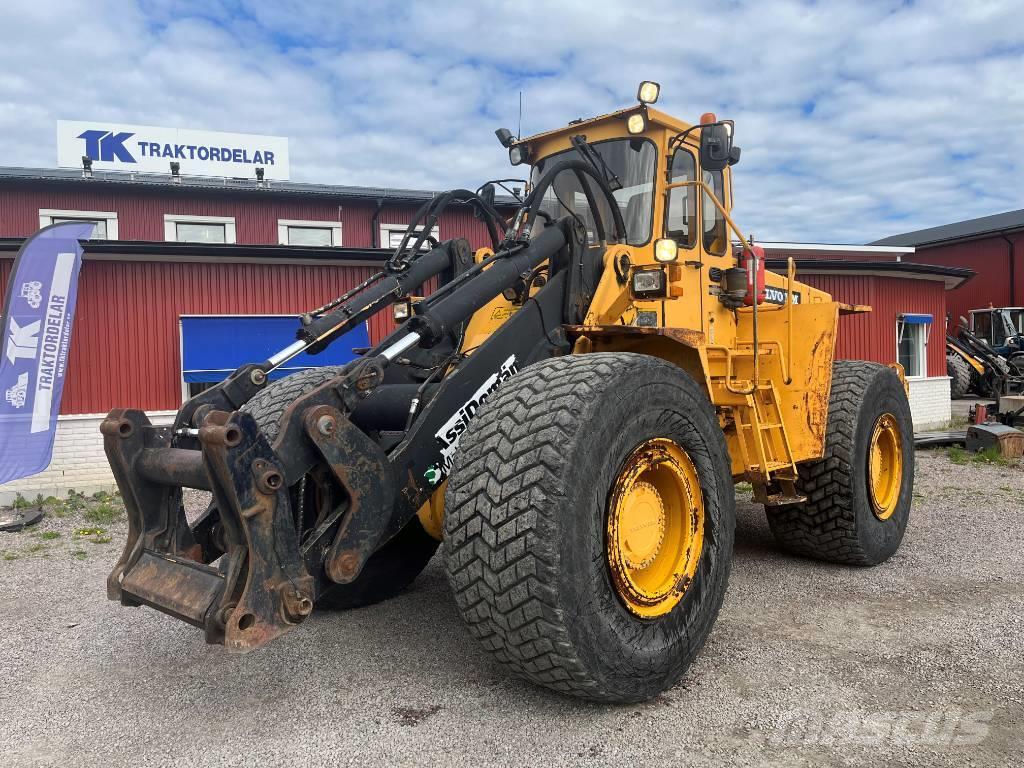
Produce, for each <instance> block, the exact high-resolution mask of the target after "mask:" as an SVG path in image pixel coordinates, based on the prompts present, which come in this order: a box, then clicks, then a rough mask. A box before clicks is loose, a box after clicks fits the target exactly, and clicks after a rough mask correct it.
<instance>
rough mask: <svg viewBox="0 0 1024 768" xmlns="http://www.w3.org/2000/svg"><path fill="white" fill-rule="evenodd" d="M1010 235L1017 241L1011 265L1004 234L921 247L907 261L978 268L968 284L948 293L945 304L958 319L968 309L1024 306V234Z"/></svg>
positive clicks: (1008, 248) (954, 317)
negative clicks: (991, 306) (1003, 237)
mask: <svg viewBox="0 0 1024 768" xmlns="http://www.w3.org/2000/svg"><path fill="white" fill-rule="evenodd" d="M1009 237H1010V239H1011V240H1013V241H1014V255H1013V259H1014V261H1013V265H1012V267H1011V262H1010V246H1009V244H1008V243H1007V242H1006V241H1005V240H1003V239H1002V238H1001V237H989V238H984V239H980V240H972V241H969V242H964V243H952V244H950V245H938V246H934V247H931V248H919V249H918V250H917V252H916V253H913V254H910V255H909V256H908V257H907V260H908V261H916V262H919V263H922V264H939V265H942V266H948V267H967V268H968V269H973V270H974V271H975V273H976V274H975V275H974V277H972V278H971V279H970V280H968V281H967V283H965V284H964V285H963V286H961V287H960V288H957V289H956V290H953V291H950V292H949V294H948V297H947V300H946V303H947V305H948V308H949V312H950V314H951V315H952V316H953V320H954V321H956V319H957V318H958V317H960V316H961V315H963V316H965V317H966V316H967V313H968V311H969V310H972V309H983V308H984V307H987V306H989V305H990V304H991V305H993V306H996V307H1000V306H1003V307H1005V306H1021V305H1024V237H1021V236H1020V235H1010V236H1009Z"/></svg>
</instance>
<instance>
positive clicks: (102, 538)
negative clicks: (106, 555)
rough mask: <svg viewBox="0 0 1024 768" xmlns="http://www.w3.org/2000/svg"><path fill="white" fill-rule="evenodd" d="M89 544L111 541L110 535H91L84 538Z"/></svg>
mask: <svg viewBox="0 0 1024 768" xmlns="http://www.w3.org/2000/svg"><path fill="white" fill-rule="evenodd" d="M86 541H88V542H89V543H90V544H109V543H110V542H112V541H113V539H112V538H111V537H110V536H93V537H92V538H91V539H86Z"/></svg>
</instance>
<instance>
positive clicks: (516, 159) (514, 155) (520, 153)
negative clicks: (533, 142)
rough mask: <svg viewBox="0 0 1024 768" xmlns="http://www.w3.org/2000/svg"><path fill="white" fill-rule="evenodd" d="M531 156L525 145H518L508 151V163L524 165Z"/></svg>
mask: <svg viewBox="0 0 1024 768" xmlns="http://www.w3.org/2000/svg"><path fill="white" fill-rule="evenodd" d="M529 156H530V150H529V148H528V147H527V146H526V145H525V144H516V145H515V146H514V147H512V148H511V149H509V151H508V161H509V162H510V163H512V165H522V164H523V163H525V162H526V159H527V158H528V157H529Z"/></svg>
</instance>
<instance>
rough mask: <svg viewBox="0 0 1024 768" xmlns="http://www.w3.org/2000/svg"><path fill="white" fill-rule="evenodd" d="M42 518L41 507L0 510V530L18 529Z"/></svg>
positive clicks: (33, 523) (11, 530)
mask: <svg viewBox="0 0 1024 768" xmlns="http://www.w3.org/2000/svg"><path fill="white" fill-rule="evenodd" d="M42 519H43V509H42V507H36V508H35V509H6V510H0V531H9V532H14V531H20V530H21V529H22V528H27V527H28V526H30V525H35V524H36V523H38V522H39V521H40V520H42Z"/></svg>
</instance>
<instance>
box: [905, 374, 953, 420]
mask: <svg viewBox="0 0 1024 768" xmlns="http://www.w3.org/2000/svg"><path fill="white" fill-rule="evenodd" d="M907 383H908V384H909V385H910V412H911V414H912V415H913V417H914V429H916V430H924V429H934V428H936V427H941V426H945V425H946V424H948V423H949V420H950V419H951V418H952V413H953V412H952V405H951V403H950V399H949V377H948V376H932V377H929V378H924V379H908V380H907Z"/></svg>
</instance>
